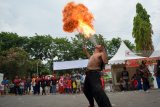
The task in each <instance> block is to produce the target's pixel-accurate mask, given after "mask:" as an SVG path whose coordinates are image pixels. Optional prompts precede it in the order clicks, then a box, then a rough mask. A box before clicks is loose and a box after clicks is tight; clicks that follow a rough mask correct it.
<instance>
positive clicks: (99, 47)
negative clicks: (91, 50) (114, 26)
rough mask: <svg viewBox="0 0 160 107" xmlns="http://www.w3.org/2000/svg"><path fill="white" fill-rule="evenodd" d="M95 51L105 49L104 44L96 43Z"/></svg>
mask: <svg viewBox="0 0 160 107" xmlns="http://www.w3.org/2000/svg"><path fill="white" fill-rule="evenodd" d="M95 51H99V52H101V51H103V46H102V45H96V46H95Z"/></svg>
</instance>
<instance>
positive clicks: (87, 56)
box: [83, 48, 91, 58]
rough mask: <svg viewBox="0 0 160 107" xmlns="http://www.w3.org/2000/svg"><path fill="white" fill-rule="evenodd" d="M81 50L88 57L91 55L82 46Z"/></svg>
mask: <svg viewBox="0 0 160 107" xmlns="http://www.w3.org/2000/svg"><path fill="white" fill-rule="evenodd" d="M83 51H84V52H85V54H86V55H87V57H88V58H90V56H91V55H90V54H89V52H88V51H87V49H86V48H83Z"/></svg>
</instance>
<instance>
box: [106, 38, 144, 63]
mask: <svg viewBox="0 0 160 107" xmlns="http://www.w3.org/2000/svg"><path fill="white" fill-rule="evenodd" d="M142 58H145V57H141V56H138V55H136V54H135V53H134V52H132V51H131V50H130V49H129V48H128V47H127V46H126V45H125V43H124V42H123V41H122V42H121V45H120V47H119V49H118V51H117V53H116V54H115V55H114V56H113V57H112V58H111V59H110V60H109V64H125V61H126V60H131V59H142Z"/></svg>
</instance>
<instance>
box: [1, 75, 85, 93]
mask: <svg viewBox="0 0 160 107" xmlns="http://www.w3.org/2000/svg"><path fill="white" fill-rule="evenodd" d="M84 79H85V75H84V74H78V75H74V76H73V75H69V74H65V75H62V76H59V77H56V75H55V74H53V75H42V76H36V75H33V76H32V78H31V77H27V78H26V77H23V78H19V77H18V76H15V78H14V79H13V81H9V80H8V79H7V78H6V77H4V79H3V81H2V82H1V85H0V89H1V92H0V93H1V94H3V95H7V94H15V95H26V94H33V95H40V94H41V95H49V94H56V93H60V94H64V93H66V94H74V93H81V92H82V88H83V84H84Z"/></svg>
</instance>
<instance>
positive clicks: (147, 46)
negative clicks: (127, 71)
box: [132, 3, 154, 53]
mask: <svg viewBox="0 0 160 107" xmlns="http://www.w3.org/2000/svg"><path fill="white" fill-rule="evenodd" d="M149 18H150V15H148V14H147V11H146V10H145V9H144V8H143V6H142V5H141V4H140V3H137V5H136V16H135V17H134V20H133V31H132V35H133V37H134V38H135V44H136V50H137V51H143V52H144V53H146V51H150V50H151V51H153V50H154V47H153V44H152V34H153V31H152V24H151V23H150V19H149Z"/></svg>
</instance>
